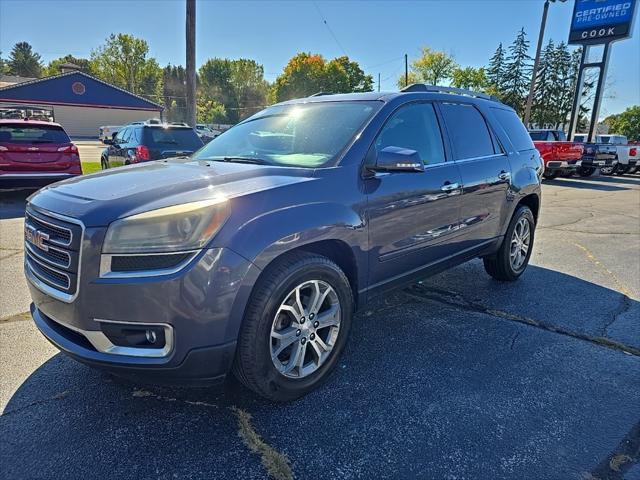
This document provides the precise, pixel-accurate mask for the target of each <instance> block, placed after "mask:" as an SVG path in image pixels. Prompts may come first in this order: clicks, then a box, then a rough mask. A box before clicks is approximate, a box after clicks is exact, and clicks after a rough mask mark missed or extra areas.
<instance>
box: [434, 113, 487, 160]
mask: <svg viewBox="0 0 640 480" xmlns="http://www.w3.org/2000/svg"><path fill="white" fill-rule="evenodd" d="M442 115H443V116H444V121H445V123H446V124H447V131H448V132H449V136H450V138H451V143H452V144H453V148H454V151H455V156H456V159H457V160H463V159H465V158H475V157H486V156H489V155H494V154H495V153H496V151H495V150H494V146H493V141H492V140H491V133H490V132H489V128H488V127H487V123H486V122H485V120H484V117H483V116H482V114H481V113H480V112H479V111H478V109H477V108H476V107H474V106H473V105H468V104H463V103H443V104H442Z"/></svg>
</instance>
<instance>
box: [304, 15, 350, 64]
mask: <svg viewBox="0 0 640 480" xmlns="http://www.w3.org/2000/svg"><path fill="white" fill-rule="evenodd" d="M313 6H314V7H316V10H317V11H318V15H320V18H321V19H322V23H324V26H325V27H327V30H328V31H329V33H330V34H331V36H332V37H333V39H334V40H335V42H336V44H337V45H338V47H340V50H342V53H344V54H345V55H346V56H347V57H348V56H349V55H348V54H347V51H346V50H345V49H344V47H343V46H342V44H341V43H340V41H339V40H338V37H336V34H335V33H333V30H332V29H331V27H330V26H329V24H328V23H327V19H326V18H324V15H323V14H322V11H321V10H320V7H319V6H318V4H317V3H316V2H313Z"/></svg>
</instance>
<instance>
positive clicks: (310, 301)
mask: <svg viewBox="0 0 640 480" xmlns="http://www.w3.org/2000/svg"><path fill="white" fill-rule="evenodd" d="M340 319H341V308H340V300H339V299H338V295H337V294H336V292H335V290H334V289H333V287H332V286H331V285H329V284H328V283H326V282H324V281H322V280H308V281H305V282H303V283H301V284H299V285H298V286H296V287H295V288H294V289H293V290H291V291H290V292H289V293H288V294H287V296H286V297H285V299H284V301H283V302H282V303H281V304H280V307H279V308H278V310H277V312H276V315H275V318H274V319H273V323H272V326H271V336H270V339H269V344H270V351H271V360H272V362H273V364H274V366H275V367H276V369H277V370H278V371H279V372H280V373H281V374H282V375H284V376H285V377H289V378H303V377H306V376H308V375H311V374H312V373H313V372H315V371H316V370H318V369H319V368H320V367H321V366H322V365H323V364H324V363H325V362H326V360H327V359H328V358H329V356H330V355H331V352H332V351H333V348H334V346H335V344H336V340H337V339H338V334H339V332H340Z"/></svg>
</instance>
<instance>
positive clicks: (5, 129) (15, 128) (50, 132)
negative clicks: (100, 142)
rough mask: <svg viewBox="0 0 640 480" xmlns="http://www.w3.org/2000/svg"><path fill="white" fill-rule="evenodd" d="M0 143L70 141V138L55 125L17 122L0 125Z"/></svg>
mask: <svg viewBox="0 0 640 480" xmlns="http://www.w3.org/2000/svg"><path fill="white" fill-rule="evenodd" d="M0 143H22V144H31V143H71V140H69V137H68V135H67V134H66V133H65V131H64V130H63V129H62V128H61V127H58V126H57V125H33V124H32V125H29V124H28V123H18V124H8V125H7V124H3V125H0Z"/></svg>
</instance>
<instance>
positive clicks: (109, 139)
mask: <svg viewBox="0 0 640 480" xmlns="http://www.w3.org/2000/svg"><path fill="white" fill-rule="evenodd" d="M102 143H104V144H105V145H113V139H112V138H105V139H104V140H103V141H102Z"/></svg>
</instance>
